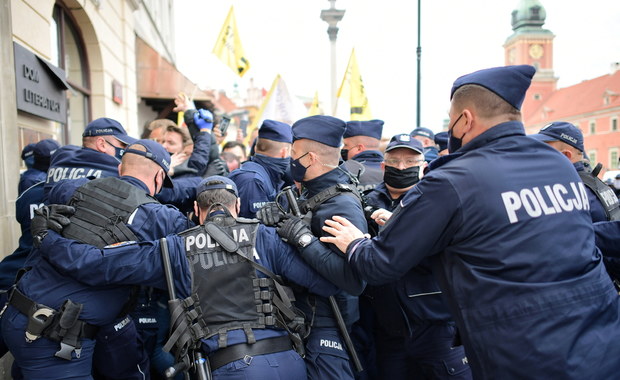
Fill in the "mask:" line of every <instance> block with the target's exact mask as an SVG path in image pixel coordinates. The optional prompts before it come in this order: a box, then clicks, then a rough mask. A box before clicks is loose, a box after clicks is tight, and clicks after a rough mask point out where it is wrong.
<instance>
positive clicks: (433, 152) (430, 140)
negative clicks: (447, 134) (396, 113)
mask: <svg viewBox="0 0 620 380" xmlns="http://www.w3.org/2000/svg"><path fill="white" fill-rule="evenodd" d="M410 135H411V137H413V138H414V139H416V140H419V141H420V142H421V143H422V146H423V147H424V159H425V160H426V162H431V161H433V160H434V159H436V158H437V157H439V151H438V150H437V146H436V145H435V133H433V131H431V130H430V129H428V128H424V127H419V128H415V129H414V130H413V131H411V133H410Z"/></svg>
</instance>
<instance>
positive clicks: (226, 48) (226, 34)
mask: <svg viewBox="0 0 620 380" xmlns="http://www.w3.org/2000/svg"><path fill="white" fill-rule="evenodd" d="M213 54H215V55H217V57H218V58H219V59H221V60H222V62H224V63H225V64H226V65H227V66H228V67H230V68H231V69H233V71H234V72H236V73H237V75H239V76H240V77H242V76H243V74H245V72H246V71H248V70H249V69H250V62H249V61H248V60H247V58H246V57H245V54H244V52H243V47H241V39H240V38H239V32H238V31H237V21H236V20H235V14H234V13H233V7H230V11H229V12H228V16H226V21H224V25H223V26H222V30H221V31H220V35H219V36H218V37H217V41H216V42H215V47H214V48H213Z"/></svg>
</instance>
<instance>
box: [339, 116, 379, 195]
mask: <svg viewBox="0 0 620 380" xmlns="http://www.w3.org/2000/svg"><path fill="white" fill-rule="evenodd" d="M382 133H383V120H369V121H348V122H347V129H346V131H345V132H344V136H343V138H342V142H343V147H342V149H341V150H340V154H341V156H342V159H343V160H344V161H345V167H346V168H347V169H348V170H349V171H350V172H351V173H352V174H353V175H354V176H355V177H357V179H358V181H359V185H358V187H357V188H358V190H359V191H365V190H370V189H374V188H375V186H377V184H378V183H379V182H381V175H382V173H381V162H382V161H383V154H382V153H381V152H380V151H379V145H380V144H381V134H382Z"/></svg>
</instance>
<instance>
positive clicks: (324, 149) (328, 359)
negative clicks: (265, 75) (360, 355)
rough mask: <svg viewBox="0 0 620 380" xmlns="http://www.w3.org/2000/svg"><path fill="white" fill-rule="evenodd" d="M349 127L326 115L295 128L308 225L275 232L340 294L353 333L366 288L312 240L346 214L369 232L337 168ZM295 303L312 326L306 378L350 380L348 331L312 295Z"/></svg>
mask: <svg viewBox="0 0 620 380" xmlns="http://www.w3.org/2000/svg"><path fill="white" fill-rule="evenodd" d="M345 128H346V124H345V122H343V121H342V120H340V119H337V118H334V117H331V116H323V115H317V116H310V117H306V118H303V119H300V120H298V121H297V122H295V123H294V124H293V127H292V130H293V147H292V150H291V159H292V161H291V174H292V177H293V180H294V181H295V182H297V183H300V184H301V187H302V189H303V191H302V194H301V197H300V199H301V201H302V202H301V207H300V211H301V213H302V214H304V215H305V217H304V219H306V220H305V221H304V220H302V219H299V218H297V217H291V218H288V219H287V220H286V221H285V222H284V224H283V225H282V226H281V227H280V228H278V230H277V231H278V234H279V235H280V236H282V237H283V239H285V240H286V241H288V242H289V243H290V244H294V245H296V246H297V248H298V250H299V253H300V255H301V256H302V257H303V259H304V260H305V261H306V262H308V263H309V264H310V265H311V266H312V267H313V268H315V269H316V270H317V271H319V273H321V274H322V275H323V276H324V277H325V278H329V279H330V281H332V282H333V283H334V284H336V285H337V286H338V287H339V288H340V289H342V291H341V292H339V294H337V295H336V296H335V298H336V301H337V303H338V306H339V309H340V311H341V312H342V316H343V319H344V322H345V324H346V327H347V329H348V330H350V329H351V326H352V324H353V323H354V322H355V321H356V320H357V319H358V314H359V311H358V305H357V297H356V296H357V295H359V294H360V293H361V292H362V291H363V289H364V286H365V284H364V282H363V281H361V280H360V279H359V277H357V276H355V275H353V274H352V272H351V271H350V268H348V266H347V265H346V263H345V262H344V260H343V257H342V255H341V254H340V253H338V252H337V248H336V247H334V246H330V245H324V244H322V243H321V242H320V241H318V239H317V238H314V236H317V237H318V236H321V234H322V231H321V226H322V225H323V223H324V221H325V220H326V219H329V218H331V217H332V216H334V215H347V218H350V220H352V221H353V223H354V224H355V225H356V226H358V227H359V228H360V229H362V230H364V231H365V230H366V220H365V218H364V213H363V210H362V206H361V203H360V200H359V196H356V195H355V192H356V191H357V189H356V188H355V186H354V185H353V184H352V181H351V174H350V173H349V172H348V171H347V170H346V169H345V168H344V166H338V163H339V159H340V146H341V141H342V136H343V135H344V132H345ZM265 207H267V206H265ZM259 214H261V213H259ZM261 216H262V215H261ZM261 220H262V221H263V222H265V220H266V219H265V218H264V217H262V219H261ZM306 225H309V226H310V228H308V227H307V226H306ZM306 231H307V233H306ZM296 298H297V306H298V307H299V308H300V309H301V310H302V311H303V312H304V313H305V314H306V316H307V317H308V319H310V320H311V321H312V329H311V331H310V335H309V336H308V338H307V340H306V357H305V360H306V365H307V367H308V378H310V379H352V378H353V373H352V369H351V367H350V364H349V354H348V353H347V345H346V342H345V337H344V336H343V334H344V333H345V332H344V331H342V329H341V328H340V329H339V327H338V323H337V316H336V315H335V311H334V309H332V307H331V304H330V301H329V300H328V299H327V298H325V297H321V296H320V295H316V294H313V293H308V292H298V293H296ZM349 349H350V348H349Z"/></svg>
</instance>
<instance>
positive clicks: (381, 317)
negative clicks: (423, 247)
mask: <svg viewBox="0 0 620 380" xmlns="http://www.w3.org/2000/svg"><path fill="white" fill-rule="evenodd" d="M423 152H424V148H423V147H422V143H421V142H420V141H419V140H417V139H414V138H412V137H411V136H409V135H408V134H400V135H396V136H394V137H392V139H391V140H390V142H389V144H388V146H387V148H386V150H385V160H384V162H383V164H382V167H383V169H384V176H383V179H384V181H383V182H382V183H381V184H379V185H378V186H377V188H376V189H374V190H373V191H371V192H370V193H368V194H367V200H368V204H369V205H370V206H372V208H373V209H374V210H376V209H381V210H380V211H379V210H378V211H376V212H375V215H374V217H375V218H378V216H379V215H381V214H380V213H381V211H383V210H388V211H390V212H391V211H394V210H395V209H396V208H397V207H398V206H399V204H400V202H401V200H403V199H404V198H405V194H406V193H407V191H410V190H411V189H412V188H414V187H415V186H416V184H417V183H418V182H419V181H420V179H421V178H422V177H423V172H424V168H425V167H426V166H427V164H426V162H425V161H424V153H423ZM427 217H428V218H432V216H427ZM372 223H374V221H372ZM379 223H381V224H383V221H379ZM369 230H370V231H371V233H372V232H374V233H375V234H376V232H377V231H378V229H373V228H369ZM442 297H443V296H442V294H441V290H440V289H439V284H438V283H437V281H436V280H435V277H434V276H433V271H432V266H431V261H430V259H429V258H425V259H423V260H422V261H421V262H420V263H419V264H418V265H417V266H416V267H415V268H414V269H413V270H411V271H409V272H407V273H406V274H405V275H404V276H403V277H402V278H400V279H399V280H397V281H393V282H390V283H388V284H385V285H380V286H370V285H369V286H367V287H366V289H365V290H364V295H363V296H362V297H360V300H368V301H369V304H370V307H371V310H372V312H373V317H374V320H375V322H374V325H373V327H374V329H373V330H371V331H372V333H373V335H374V342H375V345H374V347H375V348H376V363H377V368H378V374H377V378H378V379H391V380H398V379H403V380H404V379H412V378H424V379H444V378H450V379H471V370H470V369H469V366H468V365H467V360H466V359H465V351H464V349H463V346H461V345H457V346H455V345H454V340H455V337H456V330H455V329H454V321H453V318H452V316H451V315H450V312H449V310H448V307H447V305H446V304H445V303H444V301H443V298H442ZM361 307H362V303H361V301H360V308H361ZM431 347H432V349H430V348H431ZM446 367H447V368H452V371H451V372H450V373H449V374H448V373H447V372H446Z"/></svg>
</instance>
